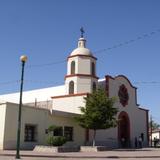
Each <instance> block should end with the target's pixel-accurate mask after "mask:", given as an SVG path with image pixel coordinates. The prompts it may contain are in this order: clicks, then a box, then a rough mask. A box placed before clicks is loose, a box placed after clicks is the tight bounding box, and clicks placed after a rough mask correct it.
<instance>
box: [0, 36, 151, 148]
mask: <svg viewBox="0 0 160 160" xmlns="http://www.w3.org/2000/svg"><path fill="white" fill-rule="evenodd" d="M96 63H97V58H96V57H95V56H94V55H93V53H92V52H91V50H89V49H88V48H86V39H85V38H84V37H83V33H82V35H81V37H80V38H79V40H78V46H77V48H76V49H74V50H73V51H72V52H71V53H70V54H69V56H68V58H67V73H66V75H65V77H64V78H65V82H64V85H61V86H54V87H49V88H42V89H36V90H31V91H24V92H23V106H22V120H21V121H22V122H21V141H20V145H21V148H22V149H32V148H34V147H35V146H36V145H46V138H47V129H48V127H49V126H50V125H57V126H60V129H61V131H59V132H57V133H56V135H55V136H57V135H63V136H65V137H66V138H67V143H66V144H68V145H77V146H79V145H91V142H92V139H93V131H92V130H87V129H84V128H81V127H80V126H79V125H78V124H77V122H76V121H75V120H74V117H75V116H76V115H77V114H81V112H80V108H79V107H80V106H85V101H84V97H86V96H87V95H88V94H89V93H92V91H93V90H95V89H96V88H98V87H102V88H104V89H105V90H106V93H107V95H106V96H109V97H117V99H118V100H117V102H116V103H115V106H114V107H116V108H118V113H117V115H116V118H117V120H119V122H118V125H117V127H115V128H111V129H106V130H98V131H97V134H96V145H100V146H108V147H109V148H121V147H131V148H134V147H135V140H136V139H138V137H141V139H142V144H143V146H144V147H146V146H148V138H149V135H148V110H147V109H144V108H142V107H141V106H140V105H139V104H138V103H137V88H136V87H135V86H133V85H132V83H131V82H130V81H129V79H128V78H127V77H125V76H124V75H118V76H115V77H113V76H110V75H106V76H105V77H103V78H101V79H99V77H98V76H97V75H98V73H97V72H96ZM18 103H19V93H11V94H5V95H0V117H1V121H0V149H15V148H16V134H17V123H18V120H17V119H18V107H19V106H18ZM122 139H123V140H124V141H125V146H123V142H122Z"/></svg>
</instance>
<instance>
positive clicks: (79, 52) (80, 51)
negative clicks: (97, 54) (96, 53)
mask: <svg viewBox="0 0 160 160" xmlns="http://www.w3.org/2000/svg"><path fill="white" fill-rule="evenodd" d="M74 55H87V56H92V53H91V51H90V50H89V49H88V48H82V47H79V48H76V49H74V50H73V51H72V53H71V54H70V56H74Z"/></svg>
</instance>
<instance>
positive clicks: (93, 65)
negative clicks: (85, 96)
mask: <svg viewBox="0 0 160 160" xmlns="http://www.w3.org/2000/svg"><path fill="white" fill-rule="evenodd" d="M91 74H92V75H93V76H95V63H94V62H92V64H91Z"/></svg>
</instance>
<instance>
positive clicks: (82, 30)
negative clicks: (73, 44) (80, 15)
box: [80, 27, 85, 38]
mask: <svg viewBox="0 0 160 160" xmlns="http://www.w3.org/2000/svg"><path fill="white" fill-rule="evenodd" d="M80 31H81V38H83V34H84V33H85V31H84V29H83V27H81V28H80Z"/></svg>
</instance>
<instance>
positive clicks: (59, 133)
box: [53, 127, 63, 136]
mask: <svg viewBox="0 0 160 160" xmlns="http://www.w3.org/2000/svg"><path fill="white" fill-rule="evenodd" d="M53 136H63V128H62V127H58V128H56V129H55V130H54V132H53Z"/></svg>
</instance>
